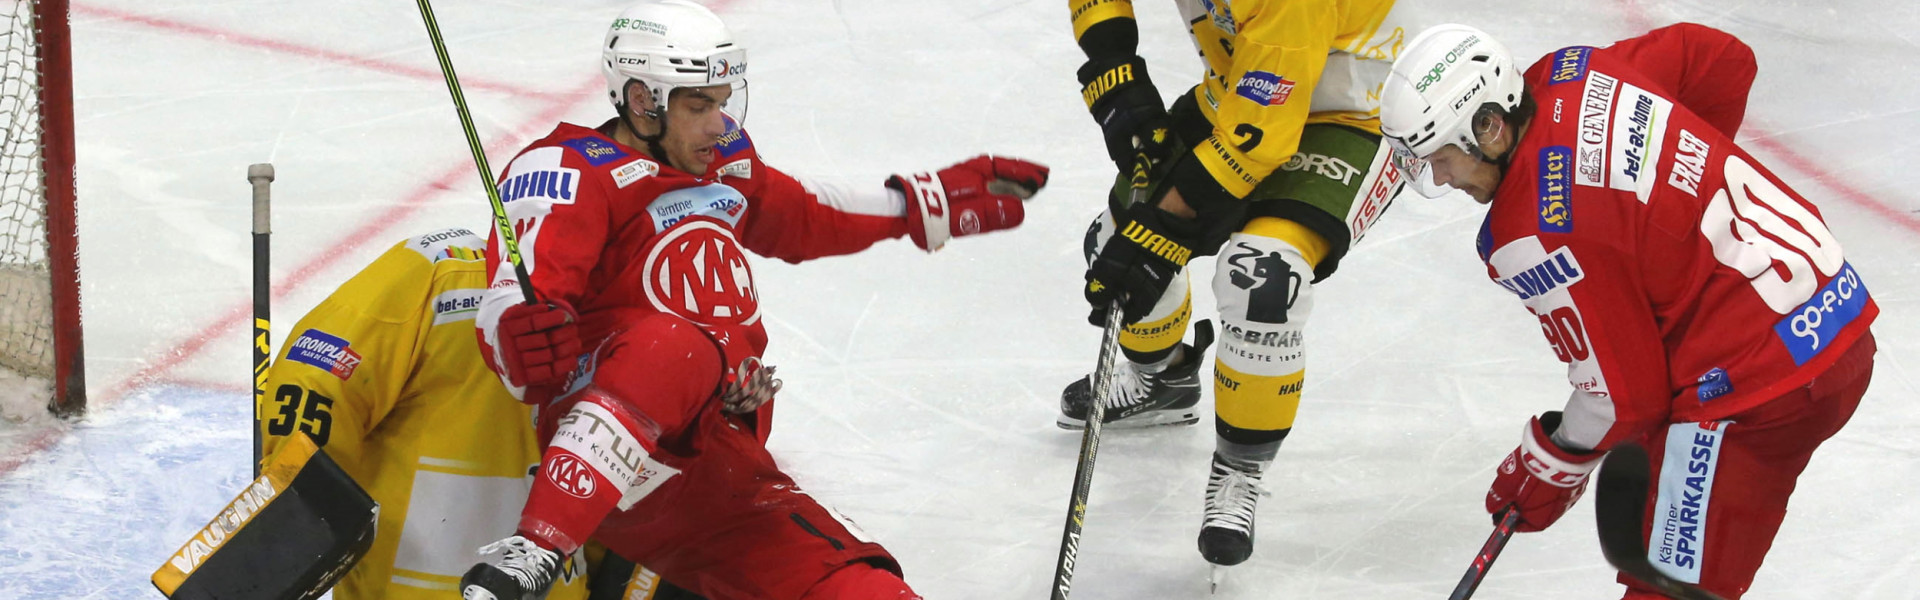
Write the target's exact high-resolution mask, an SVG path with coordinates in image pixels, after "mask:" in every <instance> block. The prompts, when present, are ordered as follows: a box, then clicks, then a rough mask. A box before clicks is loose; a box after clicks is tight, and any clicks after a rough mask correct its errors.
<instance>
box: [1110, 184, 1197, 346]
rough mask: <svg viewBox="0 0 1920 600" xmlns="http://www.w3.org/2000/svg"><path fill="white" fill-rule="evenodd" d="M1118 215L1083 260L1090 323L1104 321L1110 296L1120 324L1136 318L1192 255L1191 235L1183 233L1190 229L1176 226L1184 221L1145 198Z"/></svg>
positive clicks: (1156, 299)
mask: <svg viewBox="0 0 1920 600" xmlns="http://www.w3.org/2000/svg"><path fill="white" fill-rule="evenodd" d="M1122 217H1124V218H1123V219H1116V221H1117V222H1118V223H1119V227H1120V229H1119V231H1117V232H1115V233H1114V236H1113V237H1111V238H1108V239H1107V245H1106V247H1104V248H1101V249H1100V255H1099V256H1096V257H1094V259H1093V261H1092V262H1089V263H1087V277H1086V279H1087V287H1086V296H1087V303H1088V304H1092V305H1093V312H1092V313H1089V314H1088V315H1087V321H1088V322H1090V323H1093V325H1094V326H1095V327H1100V326H1103V325H1105V324H1106V320H1107V304H1108V303H1109V302H1111V301H1113V300H1116V299H1117V300H1119V301H1120V312H1121V318H1120V321H1121V322H1122V323H1124V324H1127V325H1132V324H1134V323H1138V322H1140V319H1142V318H1145V317H1146V316H1147V313H1149V312H1152V311H1153V305H1154V304H1157V303H1159V302H1160V297H1161V296H1163V295H1166V292H1167V286H1168V285H1169V284H1171V283H1172V281H1173V276H1174V275H1177V274H1179V273H1180V269H1182V268H1185V267H1186V266H1187V261H1188V260H1189V259H1191V258H1193V240H1194V237H1195V236H1193V235H1192V234H1190V233H1187V232H1184V231H1183V230H1184V229H1190V228H1191V227H1182V226H1183V225H1188V226H1190V225H1191V224H1190V223H1186V222H1184V220H1183V219H1181V218H1179V217H1176V216H1173V215H1170V214H1167V213H1166V212H1165V211H1162V210H1160V208H1159V207H1156V206H1153V205H1152V204H1149V203H1145V202H1143V203H1139V204H1135V205H1133V206H1132V207H1129V208H1128V209H1127V212H1126V214H1125V215H1122Z"/></svg>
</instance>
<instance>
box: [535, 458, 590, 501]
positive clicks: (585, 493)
mask: <svg viewBox="0 0 1920 600" xmlns="http://www.w3.org/2000/svg"><path fill="white" fill-rule="evenodd" d="M547 481H551V482H553V486H554V487H557V488H560V491H562V492H566V493H567V495H569V496H573V497H575V498H583V499H584V498H591V497H593V490H594V487H595V483H594V479H593V469H590V468H588V467H587V463H585V462H581V460H580V459H579V458H578V457H575V456H574V455H572V454H557V455H555V456H554V457H553V464H550V465H547Z"/></svg>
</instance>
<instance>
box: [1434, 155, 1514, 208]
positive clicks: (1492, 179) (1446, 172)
mask: <svg viewBox="0 0 1920 600" xmlns="http://www.w3.org/2000/svg"><path fill="white" fill-rule="evenodd" d="M1427 168H1428V169H1429V170H1430V171H1431V172H1432V173H1433V182H1434V183H1438V184H1441V185H1447V186H1452V187H1453V189H1456V190H1460V191H1462V192H1466V193H1467V195H1468V196H1473V200H1474V201H1475V202H1479V203H1481V204H1486V203H1488V202H1491V201H1493V191H1494V190H1495V189H1498V188H1499V187H1500V167H1497V166H1494V165H1493V164H1491V163H1488V162H1486V161H1483V160H1480V159H1478V158H1474V157H1473V155H1471V154H1467V151H1465V150H1461V149H1460V147H1459V146H1455V145H1453V144H1447V145H1445V146H1441V147H1440V149H1439V150H1435V151H1434V152H1433V154H1431V155H1429V156H1427Z"/></svg>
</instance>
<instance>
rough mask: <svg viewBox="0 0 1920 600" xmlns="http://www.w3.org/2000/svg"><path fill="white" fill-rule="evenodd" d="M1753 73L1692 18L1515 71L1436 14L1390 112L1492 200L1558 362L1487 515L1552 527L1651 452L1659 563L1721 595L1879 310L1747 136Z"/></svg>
mask: <svg viewBox="0 0 1920 600" xmlns="http://www.w3.org/2000/svg"><path fill="white" fill-rule="evenodd" d="M1754 74H1755V64H1754V58H1753V52H1752V51H1751V50H1750V49H1748V48H1747V46H1746V45H1745V44H1742V43H1741V42H1740V41H1739V40H1738V39H1735V38H1734V37H1732V36H1730V35H1727V34H1726V33H1723V32H1720V31H1716V30H1713V29H1710V28H1707V27H1703V26H1699V25H1692V24H1681V25H1674V26H1671V27H1666V28H1662V29H1659V30H1655V31H1653V32H1650V33H1648V34H1646V35H1644V36H1641V37H1637V38H1633V39H1629V40H1625V41H1622V42H1619V43H1616V44H1614V45H1612V46H1609V47H1606V48H1590V47H1584V46H1576V47H1570V48H1564V49H1561V50H1557V51H1554V52H1553V53H1551V54H1549V55H1547V56H1546V57H1544V58H1542V59H1540V60H1539V61H1538V62H1536V63H1534V64H1533V66H1532V67H1531V68H1529V69H1527V70H1526V71H1525V73H1524V74H1523V73H1521V72H1519V71H1518V70H1517V66H1516V64H1515V63H1514V61H1513V57H1512V56H1511V55H1510V54H1508V52H1507V50H1506V48H1505V47H1504V46H1502V45H1501V44H1500V43H1499V42H1497V41H1495V40H1494V39H1492V38H1491V37H1489V36H1488V35H1487V34H1486V33H1484V32H1481V31H1478V30H1475V29H1473V28H1470V27H1466V26H1461V25H1446V26H1440V27H1436V28H1433V29H1430V30H1428V31H1427V32H1426V33H1423V34H1421V35H1420V36H1419V37H1417V38H1415V39H1414V40H1413V41H1412V42H1410V43H1409V44H1408V48H1407V50H1405V51H1404V52H1402V53H1401V55H1400V59H1399V60H1398V61H1397V62H1396V63H1395V64H1394V67H1393V73H1392V75H1391V76H1390V77H1389V78H1388V80H1387V87H1386V89H1385V91H1384V98H1383V105H1384V108H1383V112H1382V114H1381V121H1382V129H1383V131H1384V133H1385V134H1386V135H1387V137H1388V139H1389V141H1390V142H1391V143H1392V144H1394V146H1395V153H1396V155H1397V156H1396V164H1397V165H1398V166H1400V167H1401V168H1403V169H1404V170H1405V172H1407V173H1408V175H1409V176H1410V178H1411V179H1412V181H1413V183H1414V185H1415V187H1416V189H1421V190H1422V191H1423V192H1425V193H1427V194H1428V195H1430V196H1437V195H1438V193H1440V192H1444V191H1445V189H1446V188H1452V189H1455V190H1459V191H1462V192H1465V193H1466V194H1468V195H1470V196H1472V197H1473V198H1474V199H1475V200H1477V201H1479V202H1480V203H1482V204H1489V205H1490V208H1489V210H1488V214H1487V218H1486V221H1485V223H1484V224H1482V225H1481V228H1480V233H1479V240H1478V241H1479V243H1478V247H1479V253H1480V257H1481V259H1482V260H1483V261H1484V262H1485V263H1486V264H1487V274H1488V276H1489V277H1491V278H1493V280H1494V282H1495V283H1497V284H1499V285H1500V286H1501V287H1503V288H1506V289H1507V290H1508V291H1510V292H1512V293H1514V294H1515V295H1517V296H1519V297H1520V300H1521V302H1522V303H1523V304H1525V305H1526V307H1527V309H1528V310H1529V311H1531V312H1532V313H1533V315H1534V316H1535V318H1536V319H1538V321H1539V323H1540V330H1541V332H1543V333H1545V334H1546V337H1547V341H1548V342H1549V343H1551V345H1552V346H1553V349H1554V352H1555V353H1557V354H1558V355H1559V357H1560V360H1561V361H1563V362H1566V363H1567V364H1568V380H1569V382H1570V383H1572V385H1573V390H1572V394H1571V398H1570V399H1569V400H1568V401H1567V404H1566V408H1565V409H1564V411H1553V412H1548V413H1546V414H1544V415H1541V416H1540V417H1537V418H1534V419H1532V420H1531V421H1530V422H1529V423H1528V424H1527V427H1526V430H1525V433H1524V436H1523V437H1522V442H1521V444H1520V446H1519V448H1517V449H1515V450H1514V451H1513V452H1512V453H1511V454H1509V455H1508V456H1507V458H1506V461H1505V462H1504V463H1502V464H1501V465H1500V468H1499V470H1498V472H1497V474H1496V475H1495V479H1494V482H1493V486H1492V489H1491V490H1490V491H1488V492H1487V498H1486V505H1487V510H1488V512H1492V513H1495V514H1496V515H1500V514H1502V513H1504V512H1505V511H1508V510H1513V511H1518V513H1519V516H1520V521H1519V523H1520V525H1519V529H1520V530H1521V531H1537V530H1540V529H1543V528H1545V527H1547V526H1549V525H1552V524H1553V522H1554V521H1555V520H1556V519H1558V518H1559V517H1560V515H1561V514H1562V513H1564V512H1565V511H1566V510H1567V508H1568V507H1569V506H1571V505H1572V504H1573V503H1574V501H1576V500H1578V499H1579V497H1580V494H1581V492H1582V490H1584V489H1585V486H1586V483H1587V476H1588V474H1589V473H1591V472H1592V471H1593V470H1594V467H1596V466H1597V465H1598V464H1599V461H1600V458H1601V457H1602V456H1604V455H1605V453H1606V452H1607V451H1608V449H1610V448H1613V447H1615V446H1616V445H1619V444H1621V443H1623V442H1635V443H1639V444H1641V445H1644V446H1646V447H1647V448H1648V449H1649V454H1650V455H1653V456H1654V457H1656V458H1655V460H1654V463H1655V464H1654V471H1653V476H1654V478H1655V479H1656V480H1657V481H1658V485H1657V486H1654V489H1652V490H1650V491H1649V497H1648V498H1647V502H1648V503H1649V505H1650V507H1651V510H1650V511H1649V514H1651V515H1652V516H1653V518H1652V522H1651V523H1650V527H1649V529H1650V531H1648V532H1644V533H1645V534H1646V535H1647V536H1648V538H1647V539H1648V548H1647V557H1648V559H1649V560H1650V562H1652V563H1653V565H1654V566H1655V568H1657V569H1659V570H1660V571H1662V572H1663V573H1665V574H1667V575H1669V576H1672V577H1674V578H1676V579H1679V580H1681V581H1686V582H1689V583H1694V584H1697V585H1699V586H1700V587H1702V588H1704V589H1706V590H1708V591H1711V592H1714V593H1716V594H1719V595H1721V596H1723V597H1726V598H1738V597H1739V596H1740V595H1741V594H1743V593H1745V592H1746V590H1747V587H1748V586H1749V585H1750V584H1751V583H1752V582H1753V576H1754V572H1755V571H1756V570H1758V569H1759V567H1760V562H1761V559H1762V558H1763V557H1764V556H1765V555H1766V552H1767V548H1768V547H1769V546H1770V545H1771V544H1772V541H1773V536H1774V534H1775V533H1776V532H1777V531H1778V530H1779V526H1780V521H1781V518H1782V517H1784V516H1785V514H1786V506H1787V498H1788V496H1789V495H1791V494H1792V492H1793V487H1794V482H1795V480H1796V479H1797V478H1798V477H1799V475H1800V473H1801V471H1802V470H1803V469H1805V468H1806V466H1807V460H1808V458H1809V457H1810V456H1811V455H1812V453H1813V451H1814V449H1815V448H1816V447H1818V446H1819V445H1820V443H1821V442H1823V441H1825V440H1826V439H1827V438H1828V437H1831V436H1832V435H1833V434H1834V433H1835V432H1836V431H1838V430H1839V429H1840V427H1841V426H1842V425H1844V424H1845V423H1846V422H1847V419H1848V418H1849V417H1850V416H1852V414H1853V411H1854V408H1855V407H1857V406H1858V405H1859V402H1860V398H1861V396H1862V395H1863V394H1865V393H1866V388H1867V383H1868V381H1869V379H1870V378H1871V372H1872V369H1873V354H1874V340H1873V335H1872V334H1871V333H1870V332H1869V331H1868V326H1869V324H1871V323H1872V322H1873V319H1874V317H1875V316H1876V315H1878V314H1879V308H1878V307H1877V306H1876V305H1875V303H1874V301H1873V299H1872V297H1871V296H1870V295H1869V294H1868V292H1867V288H1866V286H1865V285H1864V283H1863V282H1862V279H1861V276H1860V274H1859V273H1858V272H1857V271H1855V270H1854V267H1853V265H1851V264H1849V263H1848V262H1847V260H1846V258H1847V257H1846V256H1845V254H1843V253H1842V251H1841V247H1840V243H1839V242H1838V241H1836V240H1835V239H1834V235H1833V234H1832V232H1830V231H1829V230H1828V228H1827V226H1826V224H1825V223H1824V222H1823V221H1822V220H1821V218H1820V212H1819V209H1818V208H1816V207H1815V206H1814V205H1813V204H1812V203H1810V202H1808V201H1807V200H1806V199H1805V198H1804V197H1802V196H1801V195H1800V194H1798V193H1796V192H1794V191H1793V190H1792V189H1790V188H1788V187H1787V185H1786V184H1785V183H1784V182H1782V181H1781V180H1780V178H1779V177H1776V176H1775V175H1774V174H1773V173H1772V172H1770V171H1768V170H1767V169H1766V168H1765V167H1763V166H1761V165H1760V163H1759V161H1757V160H1755V159H1754V157H1753V156H1752V155H1750V154H1748V153H1747V152H1746V151H1745V150H1742V149H1741V148H1740V147H1739V146H1738V145H1736V144H1735V143H1734V141H1733V140H1734V135H1735V134H1736V133H1737V132H1738V131H1739V129H1740V122H1741V120H1742V118H1743V117H1744V115H1745V112H1746V102H1747V91H1748V88H1749V87H1750V86H1751V84H1752V82H1753V77H1754ZM1496 518H1497V517H1496ZM1620 580H1621V583H1624V584H1626V585H1627V587H1628V591H1627V593H1626V597H1627V598H1656V597H1660V596H1659V594H1657V593H1655V592H1654V591H1653V590H1652V589H1651V588H1650V587H1648V586H1646V585H1644V584H1642V583H1640V582H1638V581H1635V580H1633V579H1632V578H1630V577H1627V576H1626V575H1621V576H1620Z"/></svg>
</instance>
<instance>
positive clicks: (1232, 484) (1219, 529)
mask: <svg viewBox="0 0 1920 600" xmlns="http://www.w3.org/2000/svg"><path fill="white" fill-rule="evenodd" d="M1261 475H1262V473H1261V467H1260V466H1259V465H1256V464H1253V463H1247V462H1241V461H1237V460H1231V459H1227V458H1223V457H1221V456H1220V455H1219V454H1218V453H1215V454H1214V455H1213V471H1212V473H1211V474H1209V475H1208V476H1207V512H1206V517H1205V519H1204V520H1202V521H1201V523H1200V556H1202V557H1205V558H1206V559H1207V562H1210V563H1213V569H1212V573H1211V583H1212V585H1213V586H1214V587H1216V588H1217V587H1218V586H1219V585H1220V581H1221V580H1222V579H1224V578H1225V577H1226V568H1227V567H1231V566H1234V565H1237V564H1240V563H1243V562H1246V561H1247V557H1249V556H1252V555H1253V512H1254V507H1255V506H1256V505H1258V504H1259V502H1260V497H1261V496H1266V495H1269V494H1268V492H1267V490H1266V489H1264V488H1262V487H1261V486H1260V476H1261Z"/></svg>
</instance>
